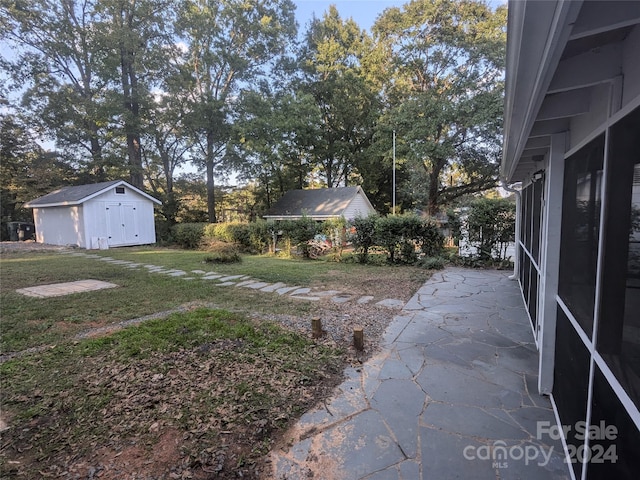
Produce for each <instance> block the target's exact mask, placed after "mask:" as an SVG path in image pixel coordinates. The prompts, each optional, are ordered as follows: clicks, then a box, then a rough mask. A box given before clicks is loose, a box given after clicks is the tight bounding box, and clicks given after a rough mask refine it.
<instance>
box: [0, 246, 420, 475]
mask: <svg viewBox="0 0 640 480" xmlns="http://www.w3.org/2000/svg"><path fill="white" fill-rule="evenodd" d="M99 254H100V255H103V256H110V257H112V258H116V259H122V260H131V261H134V262H137V263H143V264H153V265H158V266H162V267H166V268H176V269H181V270H185V271H190V270H197V269H198V270H205V271H216V272H218V273H220V274H229V275H234V274H236V275H237V274H243V275H249V276H251V277H252V278H255V279H257V280H263V281H266V282H276V281H280V282H283V283H286V284H288V285H292V286H293V285H300V286H311V287H317V288H323V289H328V290H338V291H341V292H346V293H358V294H360V295H373V296H377V297H378V298H389V297H391V298H399V299H403V300H408V298H409V297H410V296H411V295H412V294H413V292H415V290H416V289H417V288H418V287H419V286H420V285H421V284H422V283H423V282H424V280H425V279H426V278H428V276H429V275H430V272H428V271H426V270H422V269H419V268H413V267H391V266H365V265H358V264H351V263H333V262H325V261H303V260H295V259H292V260H286V259H278V258H273V257H259V256H245V257H243V261H242V262H241V263H239V264H233V265H210V264H206V263H203V260H204V257H206V256H207V254H206V253H204V252H195V251H182V250H171V249H158V248H125V249H113V250H109V251H108V252H99ZM81 279H96V280H103V281H107V282H111V283H115V284H117V285H119V287H118V288H113V289H107V290H100V291H95V292H86V293H81V294H74V295H68V296H64V297H53V298H42V299H39V298H32V297H25V296H22V295H20V294H18V293H16V292H15V290H16V289H18V288H23V287H28V286H34V285H41V284H49V283H58V282H68V281H74V280H81ZM0 295H1V309H2V312H1V313H2V325H1V326H2V331H1V334H2V338H1V345H2V351H3V352H12V351H20V350H24V349H27V348H29V347H38V346H47V348H46V349H45V350H43V351H40V352H39V353H33V354H29V355H25V356H22V357H18V358H15V359H12V360H9V361H5V362H4V363H1V364H0V381H1V385H2V399H1V401H2V410H1V412H0V417H1V419H2V420H3V421H4V422H6V423H7V424H8V426H9V428H8V429H7V430H6V431H4V432H2V438H1V440H0V478H2V479H4V478H25V479H35V478H38V479H40V478H49V477H51V478H54V477H55V478H58V477H60V476H61V475H62V477H60V478H92V477H95V478H102V479H120V478H133V477H131V474H132V473H136V474H139V475H141V476H140V478H196V479H197V478H214V477H215V478H237V475H238V474H239V473H241V474H243V475H244V477H245V478H256V477H257V476H258V475H259V472H260V469H261V463H260V459H261V458H263V455H264V454H265V453H266V452H267V451H268V450H269V448H270V446H271V444H272V442H273V441H274V439H275V437H276V435H277V434H278V432H281V431H283V429H284V428H285V427H286V426H287V425H288V423H289V422H291V421H292V420H294V419H295V418H297V417H298V416H299V415H300V414H301V413H302V412H303V411H305V410H306V409H307V408H309V407H310V406H311V405H312V404H314V403H315V402H317V401H318V400H319V399H321V398H323V397H324V396H326V395H327V394H328V392H330V390H331V389H332V387H333V386H335V385H336V384H337V383H338V382H339V380H340V375H341V371H342V368H343V365H344V361H345V351H344V350H342V349H341V348H339V347H336V346H331V345H329V344H323V343H318V342H314V341H312V340H310V339H309V338H306V337H304V336H302V335H300V334H297V333H293V332H290V331H287V330H285V329H284V328H283V327H280V326H278V325H276V324H274V323H270V322H265V321H261V322H258V321H255V320H252V319H250V316H252V314H255V313H264V314H288V315H296V316H300V317H305V318H309V317H311V316H314V315H317V314H319V313H321V309H323V308H330V307H329V306H328V304H326V303H325V304H324V306H322V305H319V302H317V303H313V302H306V301H302V300H296V299H291V298H288V297H286V296H280V295H277V294H275V293H265V292H256V291H254V290H251V289H243V288H235V287H228V288H224V287H216V286H215V285H213V283H212V282H211V281H206V280H201V279H196V280H191V281H186V280H183V279H181V278H179V277H170V276H167V275H162V274H153V273H150V272H149V271H147V269H145V268H140V269H137V270H132V269H128V268H125V267H123V266H121V265H113V264H109V263H107V262H103V261H98V260H95V259H88V258H83V257H75V256H70V255H62V254H60V253H55V252H37V253H36V252H31V253H25V252H22V253H19V252H10V253H7V254H3V256H2V259H1V260H0ZM194 301H195V302H206V303H211V304H214V305H215V307H216V308H198V309H191V310H189V311H186V312H184V313H177V314H173V315H170V316H169V317H167V318H164V319H161V320H160V319H159V320H149V321H147V322H144V323H142V324H139V325H136V326H132V327H128V328H126V329H123V330H119V331H117V332H115V333H112V334H110V335H107V336H102V337H96V338H89V339H84V340H77V339H74V337H75V335H76V334H77V333H78V332H82V331H86V330H88V329H90V328H93V327H101V326H108V325H111V324H114V323H117V322H120V321H123V320H128V319H132V318H137V317H140V316H144V315H148V314H152V313H155V312H162V311H166V310H169V309H173V308H175V307H177V306H179V305H183V304H185V303H187V302H194ZM336 308H338V306H336ZM390 314H391V313H390ZM266 316H268V315H266ZM65 472H66V473H65ZM136 478H138V477H136Z"/></svg>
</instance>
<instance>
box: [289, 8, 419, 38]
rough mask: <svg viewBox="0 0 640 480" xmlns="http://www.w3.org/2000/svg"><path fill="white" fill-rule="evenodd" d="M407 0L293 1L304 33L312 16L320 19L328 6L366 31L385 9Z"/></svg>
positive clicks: (300, 27) (297, 18)
mask: <svg viewBox="0 0 640 480" xmlns="http://www.w3.org/2000/svg"><path fill="white" fill-rule="evenodd" d="M408 2H409V0H293V3H295V4H296V7H297V8H296V20H297V21H298V24H299V29H300V31H305V30H306V26H307V24H308V23H309V21H310V20H311V19H312V18H313V14H314V13H315V16H316V17H317V18H322V15H323V14H324V12H326V11H327V10H328V9H329V6H330V5H335V6H336V8H337V9H338V12H339V13H340V17H341V18H342V19H343V20H346V19H348V18H353V19H354V20H355V22H356V23H357V24H358V25H359V26H360V28H364V29H366V30H369V31H371V26H372V25H373V23H374V22H375V20H376V18H377V17H378V15H380V14H381V13H382V12H383V11H384V10H385V9H386V8H389V7H400V6H402V5H404V4H405V3H408Z"/></svg>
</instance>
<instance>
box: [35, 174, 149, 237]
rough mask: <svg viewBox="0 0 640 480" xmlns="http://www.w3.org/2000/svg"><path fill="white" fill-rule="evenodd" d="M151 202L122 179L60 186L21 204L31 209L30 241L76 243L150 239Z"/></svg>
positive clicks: (146, 196) (144, 194)
mask: <svg viewBox="0 0 640 480" xmlns="http://www.w3.org/2000/svg"><path fill="white" fill-rule="evenodd" d="M154 204H158V205H159V204H161V202H160V201H159V200H157V199H155V198H153V197H151V196H150V195H147V194H146V193H144V192H143V191H141V190H139V189H137V188H135V187H133V186H132V185H129V184H128V183H127V182H125V181H123V180H115V181H111V182H103V183H94V184H90V185H80V186H76V187H64V188H61V189H59V190H56V191H54V192H51V193H49V194H47V195H45V196H43V197H40V198H36V199H35V200H31V201H30V202H27V203H25V205H24V206H25V207H26V208H33V218H34V223H35V226H36V241H37V242H39V243H48V244H52V245H77V246H78V247H81V248H99V247H100V248H107V247H120V246H125V245H145V244H149V243H155V241H156V232H155V223H154V217H153V206H154Z"/></svg>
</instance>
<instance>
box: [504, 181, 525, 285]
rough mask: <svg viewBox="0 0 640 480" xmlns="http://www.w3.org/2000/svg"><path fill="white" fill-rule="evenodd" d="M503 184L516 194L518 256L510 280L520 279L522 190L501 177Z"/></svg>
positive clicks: (507, 189) (508, 190)
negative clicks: (511, 185)
mask: <svg viewBox="0 0 640 480" xmlns="http://www.w3.org/2000/svg"><path fill="white" fill-rule="evenodd" d="M500 182H501V184H502V188H504V189H505V190H506V191H507V192H511V193H515V194H516V232H515V243H516V256H515V258H514V260H513V275H511V276H509V280H517V279H518V271H519V270H520V223H521V222H522V218H521V217H522V214H521V212H520V210H521V209H520V206H521V204H522V192H521V191H520V190H516V189H515V188H512V187H510V186H509V185H508V184H507V182H506V180H504V179H500Z"/></svg>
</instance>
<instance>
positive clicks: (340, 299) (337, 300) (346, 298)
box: [331, 295, 353, 303]
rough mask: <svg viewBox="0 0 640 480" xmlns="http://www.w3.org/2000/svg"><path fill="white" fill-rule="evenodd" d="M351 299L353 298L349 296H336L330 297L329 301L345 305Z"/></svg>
mask: <svg viewBox="0 0 640 480" xmlns="http://www.w3.org/2000/svg"><path fill="white" fill-rule="evenodd" d="M352 298H353V296H351V295H337V296H335V297H331V301H332V302H333V303H347V302H348V301H349V300H351V299H352Z"/></svg>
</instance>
